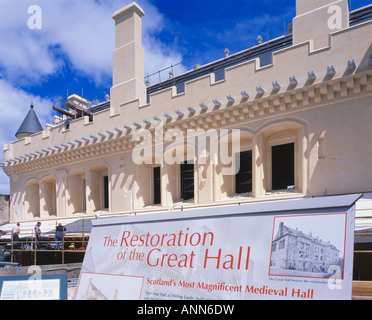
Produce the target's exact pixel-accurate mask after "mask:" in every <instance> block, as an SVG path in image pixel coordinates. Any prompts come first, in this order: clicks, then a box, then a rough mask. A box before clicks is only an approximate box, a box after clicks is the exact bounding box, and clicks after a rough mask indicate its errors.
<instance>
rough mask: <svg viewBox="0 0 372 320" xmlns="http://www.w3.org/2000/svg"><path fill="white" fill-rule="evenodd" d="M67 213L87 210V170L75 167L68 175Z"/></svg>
mask: <svg viewBox="0 0 372 320" xmlns="http://www.w3.org/2000/svg"><path fill="white" fill-rule="evenodd" d="M66 182H67V188H66V191H67V192H66V195H67V214H74V213H78V212H83V211H85V210H86V177H85V171H84V170H82V169H75V170H72V171H71V172H70V174H69V175H68V176H67V180H66Z"/></svg>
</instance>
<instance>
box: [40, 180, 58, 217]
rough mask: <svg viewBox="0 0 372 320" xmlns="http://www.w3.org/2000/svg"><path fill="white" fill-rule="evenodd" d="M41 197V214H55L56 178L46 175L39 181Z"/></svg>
mask: <svg viewBox="0 0 372 320" xmlns="http://www.w3.org/2000/svg"><path fill="white" fill-rule="evenodd" d="M40 189H41V197H40V205H41V208H40V209H41V215H42V216H56V215H57V211H56V210H57V205H56V179H55V178H54V177H52V176H49V177H46V178H44V179H42V180H41V182H40Z"/></svg>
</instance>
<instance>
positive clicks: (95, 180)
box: [88, 164, 110, 212]
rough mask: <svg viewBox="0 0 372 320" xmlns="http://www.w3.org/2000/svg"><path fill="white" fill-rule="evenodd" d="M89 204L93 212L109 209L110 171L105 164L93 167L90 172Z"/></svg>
mask: <svg viewBox="0 0 372 320" xmlns="http://www.w3.org/2000/svg"><path fill="white" fill-rule="evenodd" d="M88 187H89V190H90V194H89V197H88V199H89V203H90V206H91V208H90V209H91V211H92V212H94V211H98V210H104V209H109V207H110V186H109V170H108V167H107V166H105V165H104V164H99V165H96V166H93V167H92V168H90V170H89V185H88Z"/></svg>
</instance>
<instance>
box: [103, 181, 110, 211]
mask: <svg viewBox="0 0 372 320" xmlns="http://www.w3.org/2000/svg"><path fill="white" fill-rule="evenodd" d="M108 207H109V180H108V176H104V177H103V208H105V209H108Z"/></svg>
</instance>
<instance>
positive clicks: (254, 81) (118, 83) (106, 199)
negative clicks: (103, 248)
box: [4, 0, 372, 222]
mask: <svg viewBox="0 0 372 320" xmlns="http://www.w3.org/2000/svg"><path fill="white" fill-rule="evenodd" d="M331 6H333V8H336V9H337V8H338V9H339V11H337V10H338V9H337V10H329V8H330V7H331ZM338 12H340V13H341V15H340V16H338V15H337V14H338ZM143 16H144V12H143V10H142V9H141V8H140V7H139V6H138V5H137V4H136V3H132V4H131V5H129V6H127V7H125V8H123V9H121V10H119V11H118V12H116V13H115V14H114V15H113V19H114V20H115V50H114V53H113V86H112V88H111V92H110V107H109V108H106V109H103V110H101V111H98V112H95V113H94V114H90V113H89V109H87V108H86V107H85V102H84V100H83V99H82V98H80V97H78V96H76V95H73V96H71V97H69V103H71V104H75V105H78V104H80V106H81V108H82V109H83V110H85V111H86V113H85V115H84V116H82V117H80V118H77V119H73V120H72V121H70V122H69V123H68V125H66V123H62V124H60V125H47V127H46V129H45V130H44V131H41V132H38V133H35V134H32V135H30V136H26V137H23V138H21V139H19V140H17V141H14V142H10V143H9V145H6V146H4V171H5V172H6V174H7V175H8V176H9V177H10V184H11V202H10V220H11V222H16V221H29V220H40V219H61V218H67V217H69V218H71V217H93V216H94V215H95V214H96V213H99V214H101V215H107V216H108V215H117V214H133V213H136V214H141V213H150V212H151V213H152V212H154V213H156V212H158V211H167V210H176V209H177V210H179V209H181V208H182V209H185V208H188V207H200V206H215V205H223V204H227V203H230V204H231V203H241V202H254V201H265V200H272V199H283V198H286V199H288V198H294V197H305V196H321V195H339V194H345V193H370V192H372V176H371V173H372V161H371V159H372V144H371V137H372V126H371V122H372V45H371V35H372V21H366V22H361V23H358V24H355V25H353V26H350V25H349V9H348V4H347V1H346V0H345V1H344V0H341V1H331V0H316V1H311V5H310V2H309V1H306V0H297V16H296V17H295V18H294V20H293V40H292V44H291V45H290V46H287V47H285V48H283V49H279V50H277V51H274V52H272V56H271V57H272V59H271V60H272V61H271V63H270V64H267V65H264V66H262V65H261V61H260V59H259V58H254V59H250V60H247V61H243V62H241V63H238V64H235V65H232V66H229V67H226V68H225V69H224V76H223V79H216V76H215V74H214V73H210V74H205V75H202V76H200V77H197V78H193V79H191V80H189V81H186V82H185V83H184V90H183V91H182V92H179V90H178V89H177V87H176V86H170V87H168V88H164V89H162V90H158V91H156V92H153V93H149V94H147V93H148V92H149V89H150V87H151V86H150V87H146V85H145V82H144V50H143V48H142V44H141V42H142V40H141V21H142V18H143ZM330 19H331V20H330ZM335 19H336V20H335ZM337 19H341V20H340V21H339V25H341V28H339V29H333V26H334V25H337V23H338V21H337ZM330 21H331V22H332V23H333V24H331V28H330V25H329V23H330ZM335 21H336V22H337V23H335ZM291 36H292V35H291ZM263 45H265V44H262V45H257V48H256V49H257V50H261V48H262V46H263ZM233 58H234V55H231V56H228V57H226V58H225V60H226V61H229V59H233ZM225 60H224V61H225ZM201 69H203V66H202V67H201V68H200V70H201ZM198 70H199V69H198ZM195 72H196V70H191V71H189V72H188V73H187V74H186V75H192V74H193V73H195ZM176 78H177V77H176ZM83 114H84V112H83ZM159 127H161V130H160V129H159ZM198 129H202V130H204V131H205V132H208V130H211V129H214V130H216V131H217V132H218V133H220V132H221V130H222V129H229V130H230V132H229V134H228V136H227V137H228V138H226V137H224V138H223V137H222V135H218V139H217V140H216V141H214V140H213V139H211V141H213V145H214V146H219V147H220V148H221V146H222V145H223V144H228V145H233V139H236V138H235V136H233V134H232V132H231V130H232V129H239V130H240V138H239V141H238V142H239V148H238V150H237V149H234V150H233V152H234V153H241V154H243V153H244V152H246V153H244V154H245V156H246V157H248V158H250V163H251V165H249V166H248V169H247V172H248V178H247V179H248V180H250V181H249V182H247V184H249V187H248V189H245V192H237V183H236V181H237V177H236V175H233V174H230V175H229V174H223V173H222V171H223V170H222V169H223V165H222V164H221V163H219V162H217V163H213V162H212V161H210V160H211V159H210V158H211V156H210V148H211V145H212V144H211V145H209V144H207V148H206V149H205V150H202V152H199V151H200V150H199V145H200V140H199V139H195V137H200V135H199V134H198V131H197V130H198ZM188 130H189V134H190V130H195V133H194V135H191V138H193V139H191V140H193V143H188V144H187V148H188V149H189V150H186V149H183V145H182V144H179V145H178V144H177V141H174V140H172V135H174V136H175V135H177V134H182V135H183V136H184V137H186V136H187V134H188ZM141 132H146V134H151V135H152V136H153V137H156V139H154V141H155V142H154V144H153V146H152V147H153V151H154V152H153V153H151V158H150V159H147V160H148V161H145V163H143V164H137V163H136V162H135V159H133V151H134V149H135V148H136V147H138V146H139V145H141V143H142V140H140V139H139V141H138V139H137V141H136V139H135V138H134V137H136V135H137V136H138V135H139V136H140V137H141ZM199 132H201V131H199ZM159 135H160V136H159ZM189 137H190V136H189ZM162 142H164V144H162ZM283 146H285V147H283ZM276 147H277V148H276ZM174 154H176V156H175V155H174ZM190 154H191V155H192V154H194V155H195V156H194V157H191V158H193V159H191V158H190ZM196 155H199V156H200V155H202V157H204V159H206V161H205V162H202V161H200V159H201V157H196ZM183 156H184V157H183ZM166 157H181V158H182V157H183V159H182V160H193V167H190V168H191V169H193V174H192V175H189V176H188V177H189V179H191V180H193V181H191V184H189V185H188V186H189V187H190V186H192V187H193V190H189V192H190V195H191V198H189V199H187V200H185V199H184V198H185V197H183V196H182V195H183V194H182V192H183V190H184V189H183V188H184V185H183V184H182V183H183V180H182V179H183V177H182V176H181V174H182V173H181V171H182V170H183V167H182V165H181V164H180V163H175V164H171V163H169V161H164V159H165V158H166ZM232 158H233V156H232ZM159 159H163V161H159ZM244 159H246V158H244ZM291 159H293V163H292V164H288V165H286V164H280V163H282V161H284V162H291V161H292V160H291ZM178 160H179V159H178ZM278 163H279V168H278ZM281 166H282V167H281ZM158 167H160V169H158V170H159V171H156V170H155V169H154V168H158ZM284 167H285V169H284ZM190 168H189V169H190ZM250 168H251V170H250ZM281 168H283V170H281ZM280 171H283V172H284V173H285V176H286V179H287V178H288V177H289V178H288V179H289V180H287V181H285V182H283V181H282V180H281V179H282V178H281V175H280ZM182 172H183V171H182ZM157 174H159V177H158V180H156V177H155V176H156V175H157ZM291 176H293V177H291ZM157 183H158V184H157ZM155 189H156V190H155ZM158 198H159V199H160V201H157V199H158ZM159 202H160V203H159Z"/></svg>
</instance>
